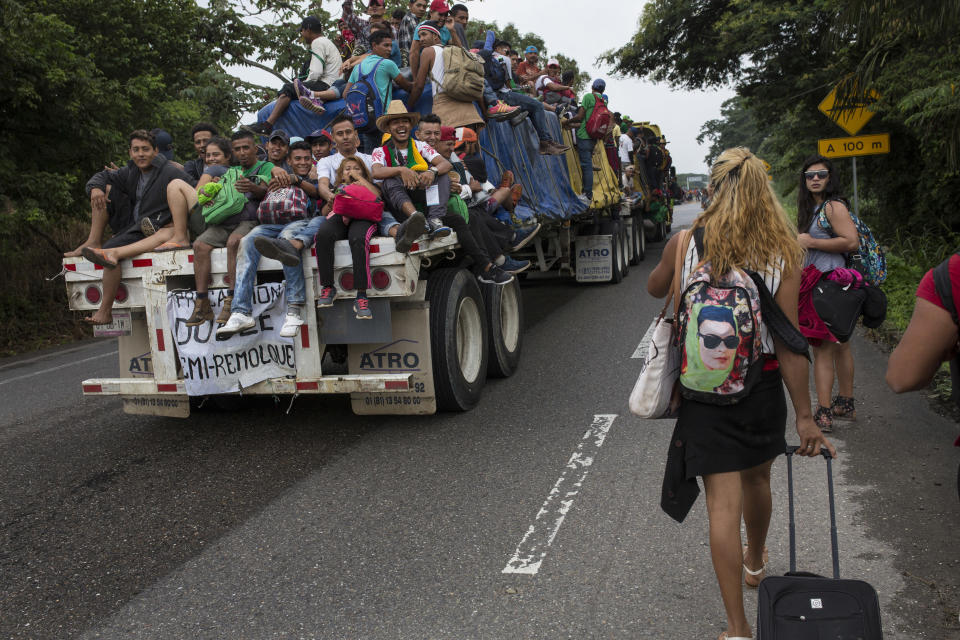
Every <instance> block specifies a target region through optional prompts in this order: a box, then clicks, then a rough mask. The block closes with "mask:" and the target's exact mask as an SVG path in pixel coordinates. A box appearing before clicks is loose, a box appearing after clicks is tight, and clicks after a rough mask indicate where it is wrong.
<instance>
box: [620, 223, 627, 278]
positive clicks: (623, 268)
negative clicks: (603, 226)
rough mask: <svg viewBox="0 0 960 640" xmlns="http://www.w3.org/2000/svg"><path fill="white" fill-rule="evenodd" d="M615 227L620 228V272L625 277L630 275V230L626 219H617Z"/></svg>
mask: <svg viewBox="0 0 960 640" xmlns="http://www.w3.org/2000/svg"><path fill="white" fill-rule="evenodd" d="M617 228H619V229H620V255H621V258H620V273H622V274H623V277H624V278H626V277H627V276H628V275H630V230H629V229H627V222H626V220H617Z"/></svg>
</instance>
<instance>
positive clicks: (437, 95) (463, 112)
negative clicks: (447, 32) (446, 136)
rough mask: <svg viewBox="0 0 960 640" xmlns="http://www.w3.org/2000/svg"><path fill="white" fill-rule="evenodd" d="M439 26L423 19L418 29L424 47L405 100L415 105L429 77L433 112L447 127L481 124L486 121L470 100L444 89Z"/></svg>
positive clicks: (478, 125) (480, 125) (476, 125)
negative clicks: (451, 95)
mask: <svg viewBox="0 0 960 640" xmlns="http://www.w3.org/2000/svg"><path fill="white" fill-rule="evenodd" d="M439 26H440V25H438V24H437V23H436V22H425V23H423V24H422V25H420V26H419V27H418V29H417V32H418V33H419V34H420V43H421V45H422V47H423V49H422V51H421V52H420V67H419V70H418V71H417V73H416V75H415V76H414V81H413V90H412V91H410V98H409V99H408V100H407V102H408V104H409V105H411V107H412V106H413V105H415V104H417V101H418V100H419V99H420V96H421V95H422V94H423V89H424V87H425V86H426V83H427V80H430V82H431V84H432V87H433V113H435V114H437V115H438V116H440V118H441V119H442V120H443V122H444V123H445V124H446V125H447V126H450V127H473V126H475V127H478V128H479V127H482V126H484V125H485V123H484V121H483V118H481V117H480V114H479V113H478V112H477V107H476V106H474V103H473V102H464V101H461V100H456V99H454V98H452V97H450V94H449V93H447V91H446V90H444V75H445V68H444V65H445V63H444V55H443V47H442V46H441V45H440V30H439Z"/></svg>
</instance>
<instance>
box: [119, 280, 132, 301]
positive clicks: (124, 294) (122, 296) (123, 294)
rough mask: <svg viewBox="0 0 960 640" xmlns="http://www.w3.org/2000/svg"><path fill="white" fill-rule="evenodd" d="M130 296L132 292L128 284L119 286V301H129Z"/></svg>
mask: <svg viewBox="0 0 960 640" xmlns="http://www.w3.org/2000/svg"><path fill="white" fill-rule="evenodd" d="M129 297H130V292H129V291H127V287H126V285H124V284H121V285H120V286H119V287H117V295H116V300H117V302H120V303H124V302H126V301H127V298H129Z"/></svg>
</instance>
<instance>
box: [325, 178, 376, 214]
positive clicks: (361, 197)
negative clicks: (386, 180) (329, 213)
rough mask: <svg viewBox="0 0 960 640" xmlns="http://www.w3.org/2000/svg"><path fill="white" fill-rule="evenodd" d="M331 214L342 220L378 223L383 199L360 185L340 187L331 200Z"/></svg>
mask: <svg viewBox="0 0 960 640" xmlns="http://www.w3.org/2000/svg"><path fill="white" fill-rule="evenodd" d="M333 213H338V214H340V215H341V216H343V217H344V218H351V219H356V220H369V221H370V222H380V219H381V218H382V217H383V199H382V198H380V197H379V196H377V195H374V194H373V193H371V192H370V190H369V189H367V188H366V187H364V186H363V185H360V184H346V185H343V186H341V187H340V190H339V191H338V192H337V195H336V196H334V198H333Z"/></svg>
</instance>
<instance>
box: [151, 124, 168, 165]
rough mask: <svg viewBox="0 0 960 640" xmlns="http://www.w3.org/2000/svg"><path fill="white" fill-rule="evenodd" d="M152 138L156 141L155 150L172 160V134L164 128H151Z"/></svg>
mask: <svg viewBox="0 0 960 640" xmlns="http://www.w3.org/2000/svg"><path fill="white" fill-rule="evenodd" d="M150 133H152V134H153V139H154V140H156V142H157V151H159V152H160V154H161V155H162V156H163V157H165V158H166V159H167V160H173V136H171V135H170V134H169V133H167V132H166V131H165V130H164V129H160V128H157V129H152V130H151V131H150Z"/></svg>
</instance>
